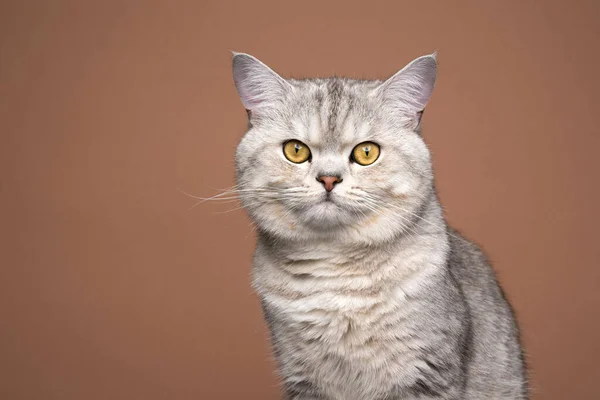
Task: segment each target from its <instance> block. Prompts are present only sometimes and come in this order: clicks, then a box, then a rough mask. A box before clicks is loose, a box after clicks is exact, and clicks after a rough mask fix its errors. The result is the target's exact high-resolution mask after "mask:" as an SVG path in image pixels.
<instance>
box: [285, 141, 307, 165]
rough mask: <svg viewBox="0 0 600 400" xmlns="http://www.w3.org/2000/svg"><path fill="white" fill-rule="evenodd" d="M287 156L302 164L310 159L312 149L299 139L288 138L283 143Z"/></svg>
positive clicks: (292, 160)
mask: <svg viewBox="0 0 600 400" xmlns="http://www.w3.org/2000/svg"><path fill="white" fill-rule="evenodd" d="M283 154H284V155H285V158H287V159H288V160H290V161H291V162H293V163H296V164H302V163H303V162H305V161H307V160H309V159H310V149H309V148H308V146H307V145H305V144H304V143H302V142H301V141H299V140H288V141H287V142H285V143H284V144H283Z"/></svg>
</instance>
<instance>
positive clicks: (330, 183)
mask: <svg viewBox="0 0 600 400" xmlns="http://www.w3.org/2000/svg"><path fill="white" fill-rule="evenodd" d="M317 180H318V181H319V182H321V183H322V184H323V186H325V190H327V191H328V192H331V191H332V190H333V187H334V186H335V184H336V183H340V182H341V181H342V178H340V177H337V176H319V177H318V178H317Z"/></svg>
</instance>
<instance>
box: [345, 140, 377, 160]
mask: <svg viewBox="0 0 600 400" xmlns="http://www.w3.org/2000/svg"><path fill="white" fill-rule="evenodd" d="M350 158H351V159H352V161H354V162H355V163H357V164H360V165H371V164H373V163H374V162H375V161H377V159H378V158H379V146H378V145H377V144H375V143H373V142H363V143H360V144H358V145H356V147H355V148H354V149H353V150H352V155H351V156H350Z"/></svg>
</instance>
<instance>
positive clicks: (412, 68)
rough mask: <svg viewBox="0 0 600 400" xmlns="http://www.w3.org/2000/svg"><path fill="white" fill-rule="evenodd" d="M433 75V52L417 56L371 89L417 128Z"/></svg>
mask: <svg viewBox="0 0 600 400" xmlns="http://www.w3.org/2000/svg"><path fill="white" fill-rule="evenodd" d="M436 75H437V52H435V53H433V54H429V55H426V56H422V57H419V58H417V59H415V60H413V61H412V62H410V63H409V64H408V65H407V66H406V67H404V68H402V69H401V70H400V71H398V72H397V73H396V74H395V75H393V76H392V77H391V78H389V79H388V80H386V81H385V82H383V83H382V84H381V85H380V86H379V87H377V88H376V89H375V94H376V95H377V96H380V98H381V99H382V101H384V102H385V103H386V104H388V105H390V106H391V108H392V109H393V110H395V111H396V112H399V113H403V114H404V115H403V117H406V118H407V119H408V121H409V122H410V123H411V125H414V126H417V125H418V124H419V122H420V119H421V115H422V113H423V110H424V109H425V106H426V105H427V103H428V102H429V98H430V97H431V93H432V92H433V87H434V86H435V78H436Z"/></svg>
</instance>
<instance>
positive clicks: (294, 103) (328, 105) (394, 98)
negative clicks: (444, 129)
mask: <svg viewBox="0 0 600 400" xmlns="http://www.w3.org/2000/svg"><path fill="white" fill-rule="evenodd" d="M435 66H436V63H435V57H434V56H425V57H421V58H419V59H417V60H415V61H414V62H413V63H411V64H409V65H408V66H407V67H406V68H405V69H403V70H402V71H400V72H399V73H398V74H396V75H394V77H392V78H390V79H389V80H387V81H385V82H378V81H353V80H346V79H339V78H331V79H315V80H301V81H297V80H284V79H282V78H281V77H279V76H278V75H277V74H275V73H274V72H273V71H272V70H270V69H269V68H268V67H266V66H265V65H264V64H262V63H261V62H260V61H258V60H256V59H255V58H253V57H251V56H248V55H245V54H236V55H235V56H234V78H235V81H236V86H237V88H238V91H239V93H240V96H241V98H242V101H243V103H244V106H245V107H246V109H247V110H248V111H249V115H250V128H249V130H248V132H247V133H246V135H245V136H244V138H243V139H242V141H241V142H240V144H239V146H238V149H237V154H236V163H237V181H238V188H239V193H240V197H241V199H242V202H243V205H244V207H245V208H246V210H247V211H248V212H249V214H250V216H251V218H252V219H253V221H254V222H255V223H256V224H257V225H258V227H259V228H260V229H261V230H263V231H266V232H269V233H271V234H272V235H274V236H276V237H285V238H295V239H314V238H325V237H331V236H335V237H336V238H338V239H344V238H349V239H351V240H354V241H357V240H358V241H363V242H368V243H375V242H379V241H383V240H389V239H391V238H392V237H394V236H395V235H397V234H399V233H402V232H403V231H405V230H410V225H411V223H412V221H414V218H415V214H416V212H417V211H418V209H419V207H420V206H421V205H422V204H423V202H424V201H425V200H426V199H427V198H428V196H430V195H431V190H432V171H431V162H430V157H429V152H428V150H427V147H426V146H425V144H424V142H423V141H422V139H421V137H420V135H419V134H418V133H417V130H418V125H419V118H420V115H421V112H422V110H423V108H424V107H425V104H426V102H427V100H428V98H429V96H430V94H431V90H432V89H433V84H434V80H435Z"/></svg>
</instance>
